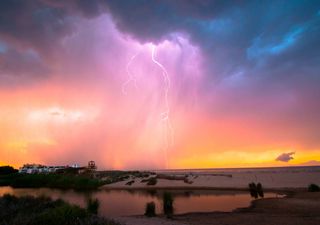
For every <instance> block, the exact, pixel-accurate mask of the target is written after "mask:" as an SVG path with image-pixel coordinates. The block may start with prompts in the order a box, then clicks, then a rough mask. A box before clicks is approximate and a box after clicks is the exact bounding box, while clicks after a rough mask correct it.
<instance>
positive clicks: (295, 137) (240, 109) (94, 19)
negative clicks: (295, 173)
mask: <svg viewBox="0 0 320 225" xmlns="http://www.w3.org/2000/svg"><path fill="white" fill-rule="evenodd" d="M319 40H320V2H319V1H312V0H310V1H306V2H303V1H298V0H297V1H296V0H293V1H284V0H277V1H263V2H261V1H242V0H239V1H213V0H201V1H198V0H188V1H184V0H162V1H159V0H130V1H126V0H91V1H90V0H70V1H63V0H58V1H54V0H31V1H24V0H3V1H1V2H0V98H1V99H4V100H6V99H11V101H10V102H12V101H13V102H14V101H19V97H16V96H15V95H14V94H15V93H13V92H12V93H11V94H12V95H10V94H8V92H10V90H11V88H12V87H15V88H16V89H17V90H20V91H21V93H20V95H21V96H24V94H23V92H24V91H25V90H30V87H32V88H35V91H34V93H32V94H30V93H29V94H30V96H32V97H30V98H32V99H33V101H32V100H30V101H29V100H27V99H24V98H23V99H24V101H25V102H28V103H29V102H30V104H31V103H32V104H34V107H35V108H37V107H38V108H39V107H40V106H42V107H44V106H46V107H47V108H51V105H50V104H52V105H54V106H56V105H58V106H59V104H60V105H62V106H63V107H62V106H61V110H65V109H64V108H67V109H69V108H72V109H73V107H71V106H74V105H75V104H74V102H79V103H78V104H77V105H76V106H77V107H78V108H82V107H84V106H86V107H87V105H90V104H89V103H91V101H92V100H91V99H94V100H95V101H94V103H95V107H96V108H97V109H96V111H99V112H100V114H99V116H97V118H98V119H99V120H100V122H99V123H96V121H95V122H94V124H91V125H90V129H94V128H95V129H96V132H93V133H94V134H95V135H94V137H93V136H92V135H88V137H90V140H89V139H85V138H83V140H85V141H84V142H85V143H86V144H85V145H86V146H90V145H92V146H95V148H96V149H99V150H98V151H99V154H101V155H103V154H104V152H103V151H104V149H105V148H106V147H105V146H108V147H110V146H111V144H106V143H105V139H108V138H109V139H110V143H114V145H116V144H118V145H119V143H118V142H119V141H118V138H119V137H118V136H117V135H116V134H114V133H113V132H112V129H113V131H114V130H116V131H118V132H119V133H126V132H128V131H129V130H130V131H133V132H130V133H132V134H135V133H137V134H139V132H142V133H143V131H142V130H143V129H142V128H141V129H140V130H138V127H139V125H141V124H143V125H145V124H148V126H150V127H148V129H149V130H148V129H147V130H148V132H147V131H145V136H143V138H141V137H140V139H137V138H136V139H135V138H134V135H132V137H131V139H130V138H128V139H130V142H132V143H133V144H132V145H135V144H136V145H137V146H138V145H139V147H140V148H141V149H142V148H143V149H149V148H154V146H153V145H151V144H150V145H144V144H141V143H144V142H143V141H142V139H143V140H144V141H145V140H148V138H146V137H147V135H146V134H149V133H150V134H152V132H149V131H150V130H152V129H153V128H154V127H153V123H151V122H150V121H152V120H151V119H150V117H152V116H154V117H152V118H153V119H154V118H156V117H157V114H156V113H157V110H158V108H157V107H158V106H159V105H161V94H159V93H155V92H153V91H154V90H158V89H157V88H159V87H158V86H159V82H161V80H160V79H158V77H155V76H151V74H152V75H154V74H157V72H158V71H157V69H155V68H154V65H153V64H152V61H150V49H151V48H150V46H156V47H157V53H156V57H157V59H158V60H159V62H161V63H163V64H164V65H165V66H166V68H168V71H169V75H170V78H171V81H172V89H171V90H170V104H171V105H172V106H173V107H172V114H173V117H174V118H175V119H176V122H175V123H176V124H175V125H176V126H178V129H177V132H176V134H177V136H178V138H177V139H178V140H179V135H180V142H181V143H183V142H187V141H189V140H193V132H192V131H193V129H195V127H196V128H197V129H199V130H201V131H203V132H207V133H205V134H204V133H201V132H199V137H197V138H195V139H196V141H197V142H198V145H200V147H198V145H197V146H193V149H200V151H201V152H203V154H204V155H206V154H208V155H209V154H211V152H222V151H224V150H225V149H226V150H228V151H231V150H230V149H232V150H233V149H238V147H241V148H243V149H247V150H246V151H248V152H254V151H258V150H255V149H260V150H261V151H266V150H268V149H271V150H272V149H281V148H282V147H283V148H284V149H288V146H290V147H291V146H293V147H294V149H295V150H296V149H298V150H297V151H299V153H300V152H302V150H300V149H307V150H308V151H316V150H317V149H319V148H320V141H319V140H320V127H319V124H320V117H319V115H320V101H319V99H320V88H319V87H320V73H319V71H320V54H319V52H320V45H319V44H318V42H319ZM135 54H139V57H137V58H136V59H135V61H134V63H133V64H132V68H130V70H131V72H132V73H134V74H135V75H137V77H138V78H140V79H141V80H139V82H140V85H141V87H142V89H143V88H144V89H145V90H143V91H144V92H143V91H141V93H139V92H135V91H132V90H131V89H130V91H132V93H133V94H132V93H131V95H130V97H129V98H124V97H123V96H122V95H121V88H122V84H123V82H124V81H125V79H127V75H126V73H127V71H126V68H127V65H128V60H130V58H131V57H132V55H135ZM139 76H140V77H139ZM152 79H154V80H152ZM157 82H158V83H157ZM160 84H161V83H160ZM46 85H47V86H46ZM160 86H161V85H160ZM44 87H48V90H49V91H46V89H45V88H44ZM71 87H72V88H71ZM129 88H131V86H130V85H129ZM73 89H74V90H79V91H80V92H82V93H83V96H82V98H85V99H86V101H88V102H85V101H84V100H83V102H81V101H80V100H79V99H78V94H77V93H76V91H70V90H73ZM50 90H51V91H52V92H51V91H50ZM119 90H120V91H119ZM38 92H39V95H40V96H42V93H45V94H43V96H45V95H50V98H51V99H50V101H51V102H50V101H49V100H47V101H44V100H42V101H40V100H39V99H38V98H37V97H35V96H38ZM48 93H49V94H48ZM139 94H140V95H139ZM20 95H18V94H17V96H20ZM21 96H20V98H22V97H21ZM84 96H85V97H84ZM65 99H69V100H68V101H66V100H65ZM75 99H76V100H75ZM137 99H138V100H137ZM159 99H160V100H159ZM4 100H3V101H4ZM45 100H46V99H45ZM38 101H39V102H40V103H38ZM47 102H50V104H49V103H47ZM61 102H62V103H61ZM65 102H67V103H68V104H67V103H65ZM159 102H160V103H159ZM36 103H37V104H36ZM85 103H86V104H87V105H86V104H85ZM16 104H24V103H21V102H19V103H16ZM38 104H39V105H40V106H39V105H38ZM129 105H130V107H128V106H129ZM132 105H135V106H136V107H137V108H134V107H132ZM1 107H2V108H1ZM12 107H13V106H12ZM29 107H30V108H32V107H31V106H28V105H27V106H25V107H22V108H23V110H24V109H25V108H29ZM77 107H76V108H77ZM86 107H85V108H86ZM88 107H89V106H88ZM3 108H6V105H4V103H3V104H2V105H0V113H1V110H2V111H3V112H6V110H3ZM9 108H10V107H9ZM40 108H41V107H40ZM58 108H60V106H59V107H58ZM89 108H90V107H89ZM123 108H125V109H126V108H130V109H127V111H130V112H131V114H130V113H127V112H126V110H123ZM20 110H22V109H20ZM23 110H22V111H23ZM37 110H38V109H37ZM74 110H75V111H76V112H78V111H77V110H76V109H74ZM18 111H19V110H18ZM80 111H81V110H80ZM93 111H94V110H93ZM23 112H24V111H23ZM89 112H91V111H90V110H89ZM186 112H188V113H190V115H189V117H190V118H189V117H187V116H186V117H184V116H185V115H184V114H185V113H186ZM152 113H154V115H153V114H152ZM88 114H90V113H88ZM97 114H98V113H97ZM19 115H20V114H19ZM150 115H152V116H150ZM53 117H54V118H55V119H56V120H57V121H60V120H58V119H57V118H58V116H53ZM118 117H121V118H122V119H119V118H118ZM128 117H130V119H128ZM131 117H132V118H131ZM50 118H51V117H50ZM123 118H124V119H123ZM27 119H28V118H27ZM51 119H52V118H51ZM51 119H50V120H51ZM56 120H55V122H57V121H56ZM180 120H181V121H180ZM114 121H117V122H118V124H117V123H115V122H114ZM128 121H130V122H128ZM186 121H188V122H186ZM204 121H205V122H204ZM33 122H34V121H33ZM60 122H61V121H60ZM113 123H115V124H113ZM119 123H120V124H121V125H119ZM100 124H103V125H104V126H105V127H104V128H103V129H100V127H99V125H100ZM110 124H112V125H110ZM128 124H129V125H130V126H132V127H126V126H129V125H128ZM181 124H184V125H183V126H185V128H184V129H182V128H180V130H179V125H181ZM7 126H8V127H10V126H9V125H7ZM35 126H36V125H35ZM183 126H182V125H181V127H183ZM109 128H110V129H109ZM42 129H43V130H45V131H46V129H44V128H43V127H42V126H41V132H42V131H43V130H42ZM50 129H51V128H50ZM50 129H49V130H50ZM55 129H57V130H59V129H60V127H56V128H55ZM55 129H53V130H55ZM135 129H137V130H135ZM83 130H84V131H83V133H82V132H79V133H81V134H79V136H81V137H82V136H85V133H86V132H85V131H86V130H87V129H86V127H85V128H83ZM41 132H39V133H41ZM108 132H109V136H108V135H107V138H106V137H105V136H104V133H108ZM188 132H189V133H188ZM12 133H13V134H14V133H15V132H12ZM17 133H19V132H17ZM22 133H23V132H22ZM34 133H35V134H38V133H37V132H34ZM49 133H50V132H49ZM222 134H223V135H222ZM183 135H185V136H183ZM188 135H190V137H189V138H188ZM21 136H23V135H21ZM127 136H130V135H127ZM226 137H227V138H226ZM253 137H254V138H253ZM60 138H61V140H62V139H63V138H62V137H60V136H59V138H58V139H59V140H60ZM76 139H77V138H76V137H74V140H76ZM109 139H108V140H109ZM112 139H117V141H114V142H113V141H112ZM119 139H120V138H119ZM160 139H161V138H158V139H157V141H159V140H160ZM229 139H234V140H236V141H234V142H237V143H232V144H230V145H229ZM253 139H255V140H253ZM37 140H38V139H37ZM93 140H94V142H95V143H93ZM57 142H58V141H57ZM62 142H63V143H64V139H63V141H62ZM66 142H67V141H66ZM76 142H77V141H74V143H76ZM155 142H156V141H155ZM177 142H178V141H177ZM258 142H259V143H260V144H259V143H258ZM41 143H42V142H41ZM72 143H73V142H72ZM74 143H73V144H72V145H71V144H70V145H69V144H65V146H68V147H65V148H61V149H62V150H61V151H62V152H63V151H64V150H65V149H67V148H68V149H82V148H81V147H80V146H78V145H77V144H74ZM137 143H138V144H137ZM181 143H177V146H178V147H179V148H180V149H184V148H189V145H188V144H181ZM199 143H200V144H199ZM0 144H1V143H0ZM58 144H59V143H58ZM122 144H123V146H121V147H122V148H123V149H125V148H127V147H128V146H125V144H124V143H121V145H122ZM202 144H203V146H202ZM141 146H142V147H141ZM150 146H152V147H150ZM190 146H191V144H190ZM261 146H262V147H261ZM178 147H176V148H178ZM50 148H51V147H50ZM52 148H53V147H52ZM110 148H111V147H110ZM129 148H131V146H129ZM190 148H191V147H190ZM39 149H40V150H39V151H41V149H42V146H40V147H39ZM136 149H138V147H136ZM260 150H259V151H260ZM271 150H270V151H271ZM66 151H67V150H66ZM74 151H76V150H74ZM81 151H83V152H85V155H88V152H86V151H85V150H81ZM123 151H124V150H123ZM146 151H147V150H146ZM179 151H181V152H182V150H177V151H176V157H180V156H181V157H182V156H183V157H186V158H187V157H190V158H192V157H193V153H192V152H191V150H190V152H189V153H188V151H187V150H185V151H183V152H184V153H181V152H179ZM243 151H244V150H243ZM141 152H142V150H141ZM281 152H283V150H279V151H277V154H280V153H281ZM109 154H110V155H112V156H114V157H115V158H116V154H115V153H110V152H109ZM293 154H294V153H293V152H290V153H284V154H282V155H280V156H279V157H278V158H279V160H280V161H286V160H287V161H290V160H291V158H292V156H293ZM70 155H71V156H70V158H71V157H72V154H71V153H70ZM270 155H272V156H270V160H271V161H272V162H274V154H270ZM47 156H48V158H50V157H51V155H49V154H48V155H47ZM137 157H138V154H137ZM279 160H278V161H279ZM308 160H309V159H308ZM317 160H318V159H317ZM115 161H117V160H116V159H115ZM130 163H132V162H130ZM119 164H121V162H119Z"/></svg>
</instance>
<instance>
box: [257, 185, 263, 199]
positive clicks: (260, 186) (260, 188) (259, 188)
mask: <svg viewBox="0 0 320 225" xmlns="http://www.w3.org/2000/svg"><path fill="white" fill-rule="evenodd" d="M257 193H258V195H259V196H260V197H261V198H263V197H264V193H263V188H262V184H261V183H258V184H257Z"/></svg>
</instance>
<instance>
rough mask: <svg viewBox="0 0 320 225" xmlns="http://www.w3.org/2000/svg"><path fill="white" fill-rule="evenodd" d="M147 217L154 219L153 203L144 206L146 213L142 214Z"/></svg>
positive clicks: (154, 206)
mask: <svg viewBox="0 0 320 225" xmlns="http://www.w3.org/2000/svg"><path fill="white" fill-rule="evenodd" d="M144 215H145V216H147V217H155V216H156V204H155V203H154V202H148V203H147V204H146V211H145V213H144Z"/></svg>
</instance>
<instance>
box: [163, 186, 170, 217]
mask: <svg viewBox="0 0 320 225" xmlns="http://www.w3.org/2000/svg"><path fill="white" fill-rule="evenodd" d="M162 204H163V213H164V214H165V215H166V216H167V218H172V216H173V196H172V194H171V193H169V192H164V193H163V196H162Z"/></svg>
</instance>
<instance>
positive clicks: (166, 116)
mask: <svg viewBox="0 0 320 225" xmlns="http://www.w3.org/2000/svg"><path fill="white" fill-rule="evenodd" d="M155 54H156V47H155V46H152V53H151V59H152V62H153V63H154V64H156V65H157V66H158V67H159V68H160V69H161V70H162V77H163V81H164V100H165V110H164V111H163V112H162V113H161V121H162V123H163V125H164V140H165V145H164V148H163V150H164V154H165V159H166V168H168V166H169V165H168V149H169V148H170V146H171V145H172V144H173V128H172V125H171V121H170V105H169V90H170V86H171V81H170V77H169V74H168V72H167V70H166V68H165V67H164V66H163V65H162V64H161V63H160V62H159V61H158V60H156V58H155Z"/></svg>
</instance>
